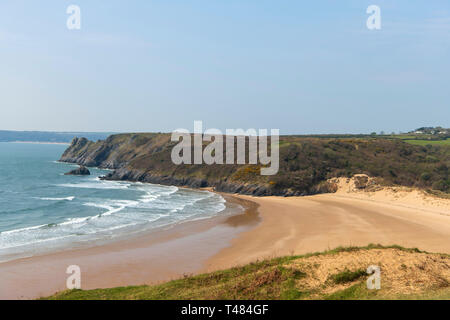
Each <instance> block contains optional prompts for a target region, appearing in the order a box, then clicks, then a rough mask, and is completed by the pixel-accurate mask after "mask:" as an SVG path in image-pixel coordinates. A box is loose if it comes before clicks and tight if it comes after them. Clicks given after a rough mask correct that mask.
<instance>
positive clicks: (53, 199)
mask: <svg viewBox="0 0 450 320" xmlns="http://www.w3.org/2000/svg"><path fill="white" fill-rule="evenodd" d="M39 199H41V200H46V201H73V200H74V199H75V197H74V196H72V197H65V198H39Z"/></svg>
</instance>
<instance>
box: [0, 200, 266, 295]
mask: <svg viewBox="0 0 450 320" xmlns="http://www.w3.org/2000/svg"><path fill="white" fill-rule="evenodd" d="M222 196H223V197H224V198H225V200H226V201H227V202H226V203H227V209H225V210H231V211H233V209H236V208H237V206H242V207H243V208H244V211H239V212H235V213H231V214H230V213H228V214H227V213H226V212H224V214H223V215H220V214H219V215H217V216H215V217H211V218H205V219H200V220H194V221H187V222H183V223H179V224H176V225H173V226H172V227H170V228H161V229H155V230H152V231H151V232H148V233H146V234H143V235H139V236H135V237H132V238H130V239H122V240H118V241H115V242H111V243H106V244H101V245H97V246H91V247H87V248H73V249H68V250H65V251H59V252H54V253H48V254H43V255H39V256H33V257H27V258H20V259H16V260H11V261H7V262H3V263H0V273H1V274H2V277H0V300H3V299H35V298H40V297H43V296H48V295H51V294H54V293H56V292H58V291H63V290H66V280H67V278H68V277H69V275H68V274H66V270H67V267H68V266H70V265H78V266H79V267H80V269H81V273H82V288H83V289H86V290H87V289H96V288H110V287H117V286H129V285H144V284H157V283H160V282H164V281H169V280H174V279H178V278H181V277H183V276H185V275H188V274H189V275H190V274H194V273H198V272H199V271H201V270H202V269H203V265H204V263H205V261H207V259H208V258H210V257H212V256H214V255H215V254H216V253H217V252H220V251H221V250H222V249H223V248H225V247H227V246H229V245H230V243H231V240H232V239H233V238H235V237H236V236H237V235H238V234H239V233H240V232H243V231H246V230H248V229H250V228H252V227H254V226H255V225H256V224H258V223H259V217H258V212H257V209H256V208H257V205H256V204H255V203H253V202H250V201H247V200H242V199H237V198H235V197H232V196H229V195H226V194H224V195H222ZM99 261H101V263H99Z"/></svg>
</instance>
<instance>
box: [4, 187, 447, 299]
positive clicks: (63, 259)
mask: <svg viewBox="0 0 450 320" xmlns="http://www.w3.org/2000/svg"><path fill="white" fill-rule="evenodd" d="M209 191H211V190H209ZM219 194H220V195H222V196H223V197H224V198H225V199H226V201H227V203H228V204H234V205H241V206H243V207H244V208H245V211H244V212H242V213H239V214H235V215H230V216H220V215H219V216H216V217H213V218H209V219H205V220H198V221H190V222H185V223H182V224H180V225H177V226H175V227H173V228H171V229H169V230H160V231H158V232H152V233H150V234H146V235H143V236H140V237H138V238H135V239H128V240H121V241H120V242H116V243H111V244H105V245H101V246H97V247H92V248H87V249H75V250H71V251H66V252H60V253H54V254H49V255H45V256H41V257H32V258H25V259H20V260H15V261H11V262H7V263H4V264H0V272H1V273H2V275H6V276H4V277H2V278H1V279H0V299H33V298H39V297H42V296H49V295H51V294H53V293H55V292H57V291H63V290H65V282H66V279H67V277H68V276H69V275H67V274H66V273H65V270H66V268H67V267H68V266H69V265H73V264H76V265H79V266H80V268H81V272H82V289H86V290H88V289H96V288H111V287H118V286H129V285H143V284H158V283H161V282H165V281H169V280H174V279H179V278H181V277H183V276H186V275H192V274H199V273H204V272H210V271H216V270H220V269H226V268H229V267H234V266H238V265H245V264H247V263H250V262H254V261H257V260H262V259H266V258H273V257H276V256H285V255H293V254H304V253H310V252H317V251H324V250H328V249H332V248H336V247H339V246H366V245H368V244H370V243H376V244H381V245H394V244H395V245H400V246H404V247H410V248H412V247H417V248H419V249H420V250H425V251H429V252H438V253H447V254H448V253H450V242H449V241H448V235H449V234H450V215H448V214H447V213H448V212H450V210H449V208H450V201H448V200H442V202H440V207H439V206H437V207H436V203H434V202H433V201H438V199H435V198H433V199H431V198H430V199H431V200H433V201H431V200H430V199H426V201H424V203H423V204H422V205H421V206H419V205H417V206H414V204H412V205H411V206H405V205H404V202H402V201H401V200H402V199H400V200H398V199H392V198H386V197H385V198H383V195H382V194H377V195H376V197H375V198H376V201H375V200H374V196H373V195H372V194H369V193H367V194H364V193H361V194H355V193H348V194H343V193H342V192H341V193H340V192H338V193H336V194H321V195H314V196H304V197H287V198H286V197H253V196H245V195H236V194H233V195H230V194H226V193H225V194H224V193H219ZM383 199H384V200H383ZM405 199H407V200H408V201H410V199H409V198H408V197H406V198H405ZM426 208H428V209H426ZM436 208H438V209H436ZM442 210H443V211H442ZM442 213H444V214H442ZM99 261H100V263H99Z"/></svg>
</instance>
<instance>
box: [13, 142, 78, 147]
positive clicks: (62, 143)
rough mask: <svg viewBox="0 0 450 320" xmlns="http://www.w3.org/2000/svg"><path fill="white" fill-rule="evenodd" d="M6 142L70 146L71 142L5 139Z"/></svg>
mask: <svg viewBox="0 0 450 320" xmlns="http://www.w3.org/2000/svg"><path fill="white" fill-rule="evenodd" d="M4 143H26V144H57V145H65V146H70V143H69V142H50V141H4Z"/></svg>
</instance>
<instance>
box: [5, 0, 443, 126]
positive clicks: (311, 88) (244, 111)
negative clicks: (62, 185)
mask: <svg viewBox="0 0 450 320" xmlns="http://www.w3.org/2000/svg"><path fill="white" fill-rule="evenodd" d="M70 4H76V5H79V6H80V8H81V30H72V31H70V30H68V29H67V28H66V20H67V18H68V15H67V14H66V9H67V7H68V6H69V5H70ZM371 4H375V5H378V6H379V7H380V8H381V18H382V28H381V30H372V31H371V30H368V29H367V28H366V20H367V18H368V16H369V15H368V14H367V13H366V8H367V7H368V6H369V5H371ZM0 61H1V68H0V129H11V130H13V129H15V130H57V131H58V130H64V131H124V132H127V131H134V132H137V131H172V130H174V129H177V128H187V129H193V128H192V127H193V121H194V120H203V122H204V126H205V127H207V128H219V129H222V130H224V129H225V128H268V129H270V128H278V129H280V130H281V133H282V134H289V133H347V132H349V133H350V132H352V133H360V132H361V133H365V132H372V131H377V132H379V131H381V130H384V131H386V132H391V131H395V132H398V131H406V130H410V129H414V128H416V127H420V126H424V125H442V126H446V127H450V90H449V89H450V88H449V87H450V81H449V80H448V77H449V74H450V2H449V1H448V0H442V1H439V0H430V1H419V0H417V1H413V0H403V1H397V0H389V1H380V0H370V1H364V0H354V1H346V0H342V1H294V0H292V1H287V0H278V1H274V0H272V1H266V0H240V1H237V0H221V1H216V0H203V1H196V0H193V1H189V0H160V1H149V0H142V1H138V0H130V1H115V0H98V1H92V0H71V1H62V0H42V1H32V0H28V1H22V0H2V1H1V3H0Z"/></svg>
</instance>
